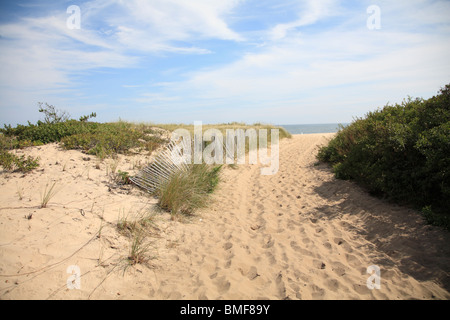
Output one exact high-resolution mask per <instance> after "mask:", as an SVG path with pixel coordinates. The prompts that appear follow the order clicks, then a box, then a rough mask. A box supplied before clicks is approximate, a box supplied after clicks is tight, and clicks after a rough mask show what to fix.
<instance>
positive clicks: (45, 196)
mask: <svg viewBox="0 0 450 320" xmlns="http://www.w3.org/2000/svg"><path fill="white" fill-rule="evenodd" d="M55 186H56V182H53V184H52V185H49V184H48V183H47V184H46V185H45V188H44V191H43V192H42V193H41V208H47V205H48V203H49V202H50V200H51V199H52V198H53V197H54V196H55V195H56V194H57V193H58V191H59V190H58V189H56V188H55Z"/></svg>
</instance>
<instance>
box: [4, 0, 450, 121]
mask: <svg viewBox="0 0 450 320" xmlns="http://www.w3.org/2000/svg"><path fill="white" fill-rule="evenodd" d="M56 3H57V4H55V5H52V4H48V3H47V4H46V5H42V6H37V7H35V6H30V5H32V3H28V2H27V1H25V2H24V5H25V7H27V10H29V11H27V14H26V15H24V16H22V17H20V18H17V19H8V21H0V36H1V37H0V96H1V97H2V99H0V113H1V114H0V118H2V120H3V119H4V120H3V121H13V119H17V118H20V114H24V113H28V114H30V112H29V110H31V108H35V103H36V102H37V101H46V100H47V101H48V102H50V103H55V104H56V102H61V101H62V102H70V104H71V105H77V104H78V105H80V108H86V109H88V108H89V107H90V106H93V107H94V106H95V107H101V108H103V109H102V110H103V111H105V112H108V116H111V117H115V118H118V117H120V116H124V115H121V114H120V110H121V108H123V107H125V106H126V108H127V109H126V110H127V115H132V114H139V115H138V117H139V118H143V117H149V118H150V117H152V118H151V119H149V120H156V119H154V118H155V117H157V118H158V120H159V121H168V122H171V121H179V122H189V121H194V120H203V121H223V120H229V121H234V120H243V121H252V119H255V121H263V122H264V121H276V122H290V121H293V122H305V121H308V122H317V121H319V122H320V121H321V120H317V119H323V120H322V121H327V122H328V121H332V119H335V120H336V121H345V120H347V121H348V120H350V119H351V117H352V116H358V115H361V114H363V113H364V112H366V111H367V110H368V109H369V108H372V107H376V106H381V105H382V104H384V103H386V102H388V101H390V102H394V101H399V100H401V99H402V98H404V97H405V96H406V95H408V94H411V95H430V94H433V93H435V92H436V91H437V90H438V89H439V87H440V86H442V85H444V84H445V83H446V82H448V75H449V74H450V61H449V60H448V58H447V55H448V54H447V53H448V52H449V51H450V45H449V43H450V41H449V40H450V21H449V20H448V16H449V14H450V2H449V1H446V0H411V1H408V2H403V1H395V2H393V1H387V0H379V1H377V5H378V6H379V7H380V8H381V22H382V26H381V30H376V31H371V30H368V29H367V27H366V20H367V18H368V15H367V12H366V9H367V7H368V6H369V5H372V4H373V2H372V1H369V0H365V1H340V0H322V1H318V0H298V1H297V0H296V1H293V0H285V1H279V2H273V1H269V0H258V1H256V0H221V1H211V0H189V1H186V0H152V1H144V0H127V1H123V0H91V1H84V2H83V1H80V3H79V4H78V5H79V6H80V8H81V29H80V30H71V29H68V28H67V26H66V20H67V18H68V14H67V13H66V10H65V9H66V6H68V4H67V2H65V1H61V2H56ZM32 10H36V14H33V11H32ZM49 100H50V101H49ZM155 108H157V110H158V112H154V110H156V109H155ZM16 110H22V112H18V111H16ZM25 110H27V111H28V112H24V111H25ZM69 111H70V110H69ZM132 111H134V112H132ZM99 116H101V115H100V113H99ZM174 117H178V118H174ZM198 117H204V118H198ZM99 118H100V117H99ZM206 118H208V119H206ZM297 119H298V120H297ZM314 119H316V120H314ZM26 120H28V119H26ZM30 120H33V119H30Z"/></svg>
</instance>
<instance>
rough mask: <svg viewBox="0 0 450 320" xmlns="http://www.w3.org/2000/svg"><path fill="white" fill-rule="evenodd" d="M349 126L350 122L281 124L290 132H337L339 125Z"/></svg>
mask: <svg viewBox="0 0 450 320" xmlns="http://www.w3.org/2000/svg"><path fill="white" fill-rule="evenodd" d="M340 125H343V126H347V125H349V123H319V124H285V125H284V124H280V125H278V126H279V127H282V128H284V129H286V130H287V131H288V132H289V133H290V134H313V133H336V132H338V131H339V126H340Z"/></svg>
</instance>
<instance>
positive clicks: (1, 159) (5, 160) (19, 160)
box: [0, 150, 39, 173]
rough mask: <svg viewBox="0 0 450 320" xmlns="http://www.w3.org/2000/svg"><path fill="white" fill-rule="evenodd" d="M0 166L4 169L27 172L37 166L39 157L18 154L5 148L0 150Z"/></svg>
mask: <svg viewBox="0 0 450 320" xmlns="http://www.w3.org/2000/svg"><path fill="white" fill-rule="evenodd" d="M0 166H2V167H3V169H4V170H5V171H9V172H22V173H27V172H30V171H31V170H33V169H35V168H37V167H38V166H39V158H34V157H31V156H28V157H25V155H21V156H18V155H15V154H12V153H10V152H8V151H6V150H0Z"/></svg>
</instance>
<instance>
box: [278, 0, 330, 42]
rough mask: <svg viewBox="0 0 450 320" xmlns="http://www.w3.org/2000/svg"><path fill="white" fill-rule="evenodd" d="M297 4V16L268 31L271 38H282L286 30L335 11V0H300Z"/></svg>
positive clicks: (307, 23) (312, 22)
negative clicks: (298, 6) (293, 19)
mask: <svg viewBox="0 0 450 320" xmlns="http://www.w3.org/2000/svg"><path fill="white" fill-rule="evenodd" d="M299 5H300V8H299V18H298V19H297V20H295V21H292V22H288V23H281V24H278V25H276V26H275V27H274V28H273V29H272V30H271V31H270V38H271V39H272V40H279V39H283V38H285V37H286V36H287V33H288V31H290V30H292V29H296V28H299V27H303V26H307V25H310V24H314V23H316V22H317V21H319V20H320V19H323V18H326V17H328V16H330V15H331V14H335V13H336V1H335V0H321V1H317V0H306V1H302V2H300V3H299Z"/></svg>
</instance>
